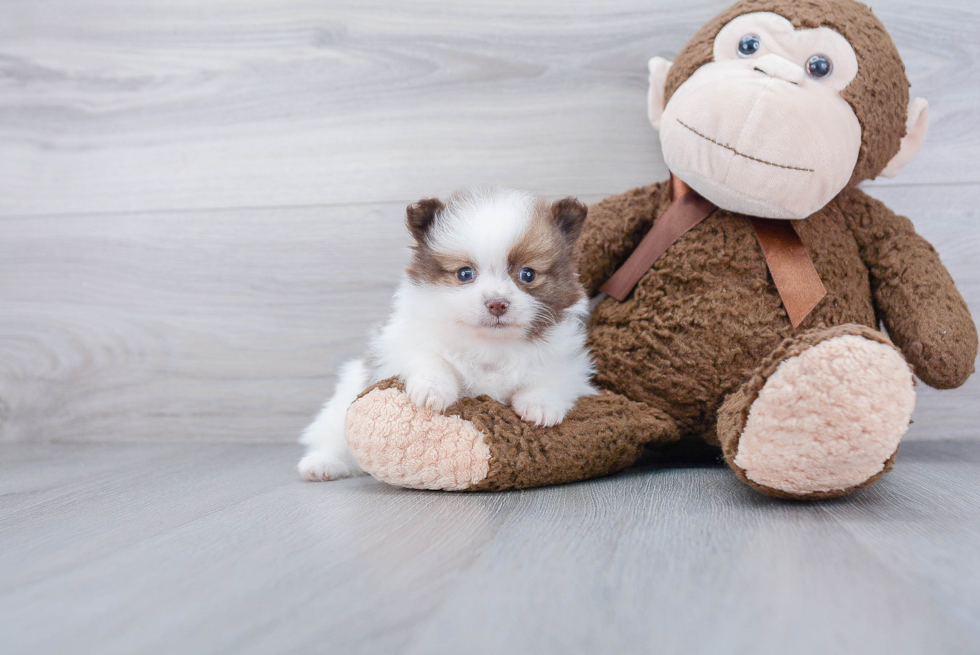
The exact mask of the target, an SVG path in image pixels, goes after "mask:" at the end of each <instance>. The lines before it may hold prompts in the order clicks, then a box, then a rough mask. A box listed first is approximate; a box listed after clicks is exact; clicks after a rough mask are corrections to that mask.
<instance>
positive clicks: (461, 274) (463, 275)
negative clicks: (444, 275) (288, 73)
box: [456, 266, 476, 284]
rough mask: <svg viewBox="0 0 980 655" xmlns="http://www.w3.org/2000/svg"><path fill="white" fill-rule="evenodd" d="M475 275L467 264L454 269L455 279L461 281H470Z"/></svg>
mask: <svg viewBox="0 0 980 655" xmlns="http://www.w3.org/2000/svg"><path fill="white" fill-rule="evenodd" d="M475 277H476V273H474V272H473V269H472V268H470V267H469V266H464V267H463V268H461V269H459V270H458V271H456V279H457V280H459V281H460V282H462V283H464V284H465V283H467V282H472V281H473V278H475Z"/></svg>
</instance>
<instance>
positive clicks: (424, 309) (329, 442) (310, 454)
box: [299, 189, 595, 480]
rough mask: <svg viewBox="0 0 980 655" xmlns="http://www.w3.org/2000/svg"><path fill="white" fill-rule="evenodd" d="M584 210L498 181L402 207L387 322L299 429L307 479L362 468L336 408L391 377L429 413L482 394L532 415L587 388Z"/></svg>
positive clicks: (564, 408) (558, 407)
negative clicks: (401, 268) (401, 247)
mask: <svg viewBox="0 0 980 655" xmlns="http://www.w3.org/2000/svg"><path fill="white" fill-rule="evenodd" d="M587 211H588V210H587V208H586V207H585V205H583V204H582V203H581V202H579V201H578V200H576V199H575V198H565V199H563V200H558V201H557V202H554V203H548V202H546V201H544V200H542V199H540V198H537V197H535V196H533V195H531V194H529V193H525V192H522V191H514V190H509V189H479V190H473V191H466V192H459V193H456V194H454V195H452V196H451V197H450V198H449V200H448V201H447V202H446V203H443V202H442V201H440V200H438V199H436V198H428V199H423V200H420V201H419V202H417V203H415V204H412V205H409V207H408V212H407V213H408V215H407V223H408V229H409V231H410V232H411V234H412V237H413V239H414V244H413V245H412V258H411V263H410V264H409V266H408V269H407V271H406V272H405V275H404V277H403V279H402V281H401V283H400V284H399V286H398V289H397V291H396V292H395V297H394V306H393V309H392V312H391V316H390V317H389V318H388V322H387V323H386V324H385V325H384V327H382V328H381V330H380V331H378V332H377V334H375V335H374V336H373V338H372V339H371V343H370V346H369V349H368V352H367V355H366V357H365V358H364V359H359V360H355V361H351V362H348V363H347V364H345V365H344V366H343V367H342V368H341V369H340V374H339V377H338V381H337V388H336V391H335V392H334V395H333V397H332V398H331V399H330V400H329V401H328V402H327V404H326V405H325V406H324V407H323V409H322V410H321V411H320V414H319V415H318V416H317V417H316V420H314V421H313V423H312V424H310V426H309V427H308V428H306V430H305V431H304V433H303V436H302V438H301V439H300V442H301V443H303V444H306V445H307V447H308V448H307V452H306V455H305V456H304V457H303V459H302V460H300V463H299V471H300V473H301V474H302V476H303V477H304V478H306V479H307V480H336V479H338V478H343V477H347V476H351V475H358V474H361V473H363V471H362V470H361V468H360V466H358V465H357V462H356V461H355V460H354V458H353V456H352V455H351V453H350V451H349V450H348V448H347V440H346V438H345V436H344V419H345V416H346V414H347V408H348V407H350V405H351V403H353V402H354V400H356V399H357V396H358V394H360V393H361V392H362V391H364V390H365V389H366V388H367V387H369V386H370V385H372V384H374V383H375V382H378V381H380V380H383V379H385V378H389V377H392V376H398V377H399V378H400V379H401V381H402V382H404V384H405V391H406V393H408V396H409V398H410V399H411V400H412V402H414V403H415V404H417V405H419V406H420V407H427V408H429V409H431V410H434V411H437V412H441V411H443V410H444V409H446V408H447V407H449V406H450V405H452V404H453V403H454V402H456V400H457V399H459V398H460V397H463V396H467V397H471V396H479V395H482V394H485V395H487V396H490V397H491V398H493V399H494V400H496V401H498V402H501V403H505V404H509V405H510V406H511V407H513V409H514V411H516V412H517V413H518V414H519V415H520V416H521V417H522V418H523V419H524V420H526V421H529V422H533V423H536V424H538V425H555V424H556V423H559V422H561V420H562V419H563V418H564V417H565V414H567V413H568V411H569V410H570V409H571V408H572V406H573V405H574V404H575V401H576V400H577V399H578V398H579V397H581V396H583V395H587V394H593V393H595V389H594V388H593V387H592V385H591V383H590V379H591V377H592V374H593V373H594V369H593V366H592V361H591V359H590V357H589V354H588V352H587V350H586V347H585V320H586V318H587V315H588V311H589V305H588V301H587V299H586V295H585V291H584V290H583V288H582V286H581V284H580V283H579V281H578V274H577V273H576V264H575V261H574V257H573V252H574V244H575V240H576V239H577V238H578V235H579V232H581V230H582V223H583V222H584V221H585V215H586V212H587Z"/></svg>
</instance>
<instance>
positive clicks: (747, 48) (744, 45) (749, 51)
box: [738, 34, 762, 59]
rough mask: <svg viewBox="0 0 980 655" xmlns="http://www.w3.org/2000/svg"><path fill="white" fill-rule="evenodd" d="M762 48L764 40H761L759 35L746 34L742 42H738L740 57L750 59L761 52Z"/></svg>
mask: <svg viewBox="0 0 980 655" xmlns="http://www.w3.org/2000/svg"><path fill="white" fill-rule="evenodd" d="M761 47H762V39H760V38H759V35H758V34H746V35H745V36H743V37H742V40H741V41H739V42H738V56H739V57H743V58H745V59H748V58H749V57H751V56H752V55H754V54H755V53H757V52H759V48H761Z"/></svg>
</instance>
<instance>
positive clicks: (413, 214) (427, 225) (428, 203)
mask: <svg viewBox="0 0 980 655" xmlns="http://www.w3.org/2000/svg"><path fill="white" fill-rule="evenodd" d="M445 207H446V205H445V204H443V202H442V201H441V200H439V199H438V198H422V199H421V200H419V201H418V202H413V203H412V204H411V205H409V206H408V210H407V212H406V219H405V223H406V224H407V225H408V231H409V232H411V233H412V236H413V237H415V240H416V241H422V240H423V239H425V235H426V234H427V233H428V231H429V230H430V229H431V228H432V226H433V225H434V224H435V222H436V214H437V213H438V212H439V211H441V210H442V209H444V208H445Z"/></svg>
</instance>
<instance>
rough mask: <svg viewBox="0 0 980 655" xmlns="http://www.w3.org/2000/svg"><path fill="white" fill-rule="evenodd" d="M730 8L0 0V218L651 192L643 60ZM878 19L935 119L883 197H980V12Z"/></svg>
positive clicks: (898, 13) (949, 3) (912, 11)
mask: <svg viewBox="0 0 980 655" xmlns="http://www.w3.org/2000/svg"><path fill="white" fill-rule="evenodd" d="M728 4H730V3H729V1H728V0H712V1H710V2H708V1H703V0H702V1H698V2H690V1H689V0H664V1H660V2H656V3H651V2H648V1H645V0H614V1H613V2H605V3H602V4H596V3H580V2H572V3H568V2H555V1H554V0H551V1H548V2H537V3H529V2H523V1H520V2H519V1H517V0H507V1H505V2H499V1H497V0H493V1H491V0H480V1H478V2H466V3H458V2H449V1H447V0H412V1H409V2H390V1H386V0H374V1H371V2H361V1H354V0H343V1H339V0H334V1H331V2H329V3H320V2H314V1H313V0H278V1H276V2H271V1H268V0H217V1H213V2H208V3H206V4H203V5H202V3H200V2H196V1H194V0H154V1H150V2H140V3H131V2H126V1H125V0H82V1H79V0H36V1H32V2H7V3H2V4H0V75H2V77H0V85H2V86H0V91H2V92H0V117H2V120H0V152H3V157H0V215H4V214H5V215H11V214H17V215H35V214H51V213H76V212H91V213H95V212H107V211H145V210H161V209H162V210H170V209H200V208H224V207H255V206H286V205H296V204H303V205H306V204H334V203H349V202H371V203H373V202H378V201H399V202H408V201H410V200H414V199H415V198H417V197H420V196H423V195H432V194H439V193H445V192H446V191H449V190H452V189H454V188H457V187H460V186H467V185H472V184H485V183H495V184H505V185H511V186H521V187H524V186H529V187H533V188H534V189H535V190H537V191H540V192H541V193H545V194H549V195H566V194H599V195H608V194H610V193H614V192H616V191H619V190H622V189H625V188H629V187H632V186H637V185H640V184H645V183H648V182H649V181H650V180H654V179H662V178H664V177H666V169H665V167H664V165H663V161H662V158H661V157H660V154H659V147H658V144H657V139H656V136H655V134H654V133H653V131H652V130H651V129H650V127H649V125H648V124H647V122H646V104H645V103H646V99H645V98H646V83H647V82H646V80H647V72H646V61H647V59H648V58H649V57H651V56H653V55H664V56H668V57H672V56H673V55H674V54H675V53H676V52H678V51H679V49H680V48H681V47H682V46H683V44H684V43H685V42H686V40H687V39H688V38H689V37H690V36H691V35H692V34H693V33H694V32H695V30H696V29H697V27H699V26H700V25H701V24H702V23H703V22H704V21H705V20H707V19H708V18H710V17H711V16H713V15H714V14H715V13H717V12H718V11H719V10H720V9H721V8H723V7H725V6H727V5H728ZM874 8H875V11H876V13H877V14H878V15H879V16H880V17H881V19H882V20H883V22H884V23H885V25H886V26H887V27H888V28H889V30H890V31H891V33H892V35H893V37H894V39H895V40H896V42H897V43H898V45H899V47H900V48H901V51H902V53H903V55H904V57H905V60H906V62H907V64H908V70H909V76H910V78H911V80H912V82H913V85H914V92H915V93H916V94H918V95H922V96H925V97H927V98H929V100H930V101H931V103H932V128H931V131H930V136H929V141H928V144H927V146H926V147H925V149H924V151H923V152H922V154H921V156H920V157H919V159H918V160H917V161H916V162H914V163H913V164H912V165H911V166H910V167H909V169H908V170H907V171H906V172H905V173H904V174H903V176H902V177H901V178H899V179H898V181H903V180H904V181H914V182H916V183H950V182H956V183H971V184H977V183H980V169H978V166H977V158H976V153H977V152H978V146H980V136H978V132H977V130H976V129H975V126H976V125H977V124H980V63H978V62H980V41H978V39H977V38H976V35H977V34H978V33H980V12H978V11H977V10H976V7H975V6H974V5H973V4H971V3H969V2H968V1H967V0H942V1H939V2H929V3H921V2H918V1H916V0H878V1H876V2H875V3H874ZM883 183H884V182H883Z"/></svg>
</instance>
